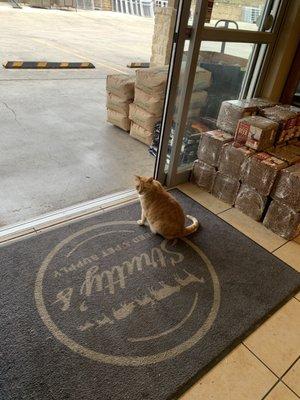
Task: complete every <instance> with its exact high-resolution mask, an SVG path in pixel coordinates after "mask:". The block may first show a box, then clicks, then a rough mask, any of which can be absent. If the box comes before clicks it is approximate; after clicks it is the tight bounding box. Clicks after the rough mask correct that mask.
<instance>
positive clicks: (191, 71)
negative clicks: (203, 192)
mask: <svg viewBox="0 0 300 400" xmlns="http://www.w3.org/2000/svg"><path fill="white" fill-rule="evenodd" d="M290 2H291V0H269V1H268V3H266V6H265V8H264V13H263V17H262V22H261V26H263V25H262V24H263V23H264V21H265V19H266V17H267V16H268V15H269V14H270V12H271V11H272V15H273V14H274V15H273V17H274V23H273V26H272V30H270V31H249V30H236V29H224V28H213V27H206V26H205V25H204V24H205V17H206V10H207V8H208V0H198V1H197V5H196V10H195V15H194V20H193V26H192V27H188V20H189V15H190V6H191V0H179V2H178V13H177V20H176V26H175V32H174V37H173V48H172V55H171V60H170V68H169V74H168V80H167V90H166V97H165V105H164V112H163V117H162V126H161V137H160V143H159V146H158V154H157V158H156V162H155V169H154V177H155V179H157V180H159V181H160V182H161V183H162V184H166V186H167V187H171V186H175V185H178V184H180V183H183V182H186V181H187V180H188V177H189V175H190V170H185V171H178V168H177V166H178V161H179V156H180V151H181V146H182V140H183V137H184V133H185V127H186V121H187V114H188V108H189V103H190V98H191V94H192V89H193V82H194V76H195V72H196V67H197V59H198V55H199V49H200V46H201V42H202V41H214V42H239V43H254V44H255V48H254V50H253V52H252V55H251V58H250V60H249V64H248V68H247V72H246V74H245V78H244V82H243V86H242V89H241V94H240V97H241V98H247V97H253V96H259V94H260V92H261V91H262V87H263V82H264V80H265V78H266V73H267V70H268V67H269V65H270V62H271V60H272V54H273V52H274V48H275V46H276V41H277V38H278V34H279V32H280V27H281V24H282V21H283V18H284V15H285V13H286V10H287V8H288V6H289V4H290ZM186 40H189V41H190V45H189V50H188V54H187V61H186V66H185V71H184V74H183V77H182V79H183V82H184V84H183V90H182V91H181V94H180V99H179V103H178V114H177V115H178V116H177V119H178V120H179V121H180V122H179V123H178V124H176V128H175V131H174V136H173V143H172V150H171V156H170V161H169V167H168V172H167V173H166V172H165V165H166V160H167V149H168V143H169V138H170V132H171V128H172V123H173V111H174V106H175V101H176V96H177V87H178V82H179V77H180V70H181V64H182V58H183V50H184V44H185V41H186Z"/></svg>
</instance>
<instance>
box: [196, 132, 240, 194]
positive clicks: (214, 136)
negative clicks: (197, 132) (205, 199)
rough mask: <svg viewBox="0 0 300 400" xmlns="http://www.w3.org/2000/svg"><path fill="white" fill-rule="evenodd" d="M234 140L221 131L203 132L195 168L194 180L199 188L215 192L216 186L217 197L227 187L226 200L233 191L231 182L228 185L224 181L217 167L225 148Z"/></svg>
mask: <svg viewBox="0 0 300 400" xmlns="http://www.w3.org/2000/svg"><path fill="white" fill-rule="evenodd" d="M232 140H233V138H232V136H231V135H230V134H229V133H226V132H224V131H221V130H214V131H208V132H203V133H202V134H201V139H200V142H199V147H198V153H197V155H198V159H197V160H196V161H195V162H194V166H193V174H192V180H193V181H194V182H195V183H196V184H197V185H198V186H199V187H201V188H202V189H204V190H207V191H209V192H210V191H212V190H214V186H215V190H214V194H215V195H218V194H219V193H220V188H221V187H224V186H226V188H228V190H226V195H225V194H224V198H225V197H229V194H228V192H229V191H230V190H231V189H232V185H231V184H230V183H231V182H230V183H229V185H227V183H226V182H225V181H224V175H223V174H220V173H219V172H217V167H218V164H219V159H220V155H221V151H222V148H223V146H224V145H225V144H226V143H230V142H232ZM217 174H218V177H217ZM225 180H226V179H225ZM215 183H216V185H215ZM229 186H230V189H229ZM222 197H223V196H222Z"/></svg>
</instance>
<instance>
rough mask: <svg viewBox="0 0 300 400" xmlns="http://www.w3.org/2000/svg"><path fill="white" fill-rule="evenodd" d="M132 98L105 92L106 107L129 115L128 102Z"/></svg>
mask: <svg viewBox="0 0 300 400" xmlns="http://www.w3.org/2000/svg"><path fill="white" fill-rule="evenodd" d="M131 102H132V100H124V99H122V97H119V96H116V95H115V94H113V93H107V98H106V107H107V108H109V109H110V110H114V111H117V112H118V113H120V114H123V115H126V116H127V117H128V115H129V104H130V103H131Z"/></svg>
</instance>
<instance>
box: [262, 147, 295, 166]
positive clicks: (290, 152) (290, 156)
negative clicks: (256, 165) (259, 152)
mask: <svg viewBox="0 0 300 400" xmlns="http://www.w3.org/2000/svg"><path fill="white" fill-rule="evenodd" d="M266 151H267V152H268V153H269V154H272V155H273V156H275V157H277V158H280V159H281V160H284V161H286V162H287V163H288V164H289V165H293V164H296V163H299V162H300V147H297V146H293V145H287V146H276V147H271V148H269V149H267V150H266Z"/></svg>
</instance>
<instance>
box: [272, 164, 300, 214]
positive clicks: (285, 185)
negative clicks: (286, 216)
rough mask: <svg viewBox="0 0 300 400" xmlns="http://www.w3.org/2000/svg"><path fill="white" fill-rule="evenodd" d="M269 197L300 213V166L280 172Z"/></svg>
mask: <svg viewBox="0 0 300 400" xmlns="http://www.w3.org/2000/svg"><path fill="white" fill-rule="evenodd" d="M271 197H272V198H273V199H275V200H278V201H280V202H282V203H284V204H286V205H288V206H290V207H292V208H293V209H294V210H296V211H300V164H295V165H292V166H291V167H289V168H285V169H283V170H282V171H280V174H279V176H278V179H277V181H276V184H275V185H274V188H273V190H272V193H271Z"/></svg>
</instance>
